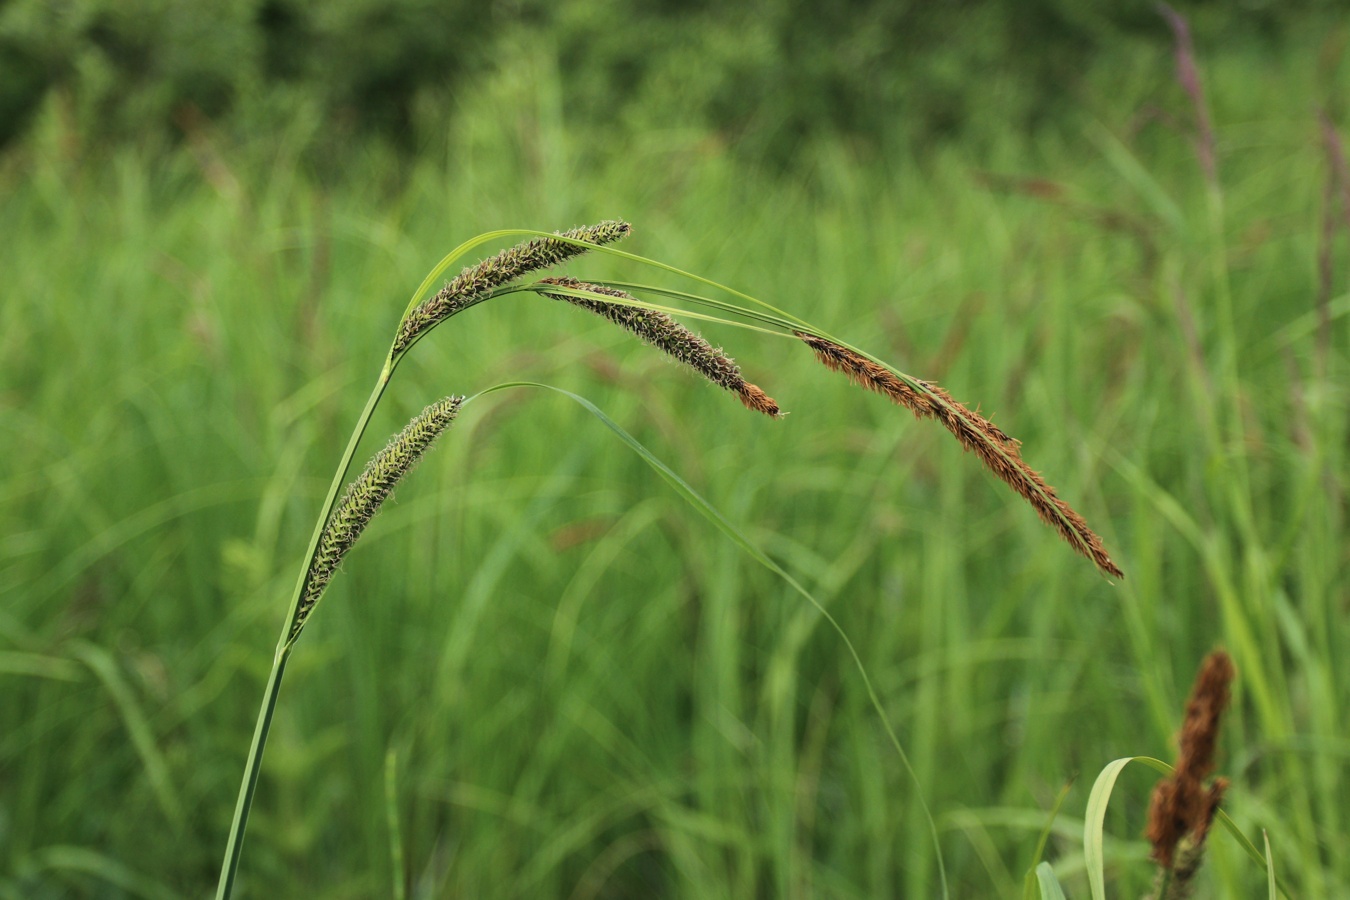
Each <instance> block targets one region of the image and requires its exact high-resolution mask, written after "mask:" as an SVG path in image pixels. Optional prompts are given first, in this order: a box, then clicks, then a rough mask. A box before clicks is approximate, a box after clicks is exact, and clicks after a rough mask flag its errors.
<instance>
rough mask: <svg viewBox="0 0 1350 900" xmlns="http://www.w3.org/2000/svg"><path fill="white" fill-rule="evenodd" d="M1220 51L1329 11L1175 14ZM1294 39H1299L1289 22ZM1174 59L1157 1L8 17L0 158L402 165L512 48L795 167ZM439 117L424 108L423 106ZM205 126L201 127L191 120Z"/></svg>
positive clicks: (1216, 7)
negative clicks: (1106, 71)
mask: <svg viewBox="0 0 1350 900" xmlns="http://www.w3.org/2000/svg"><path fill="white" fill-rule="evenodd" d="M1177 5H1178V6H1179V7H1181V8H1182V10H1183V12H1186V13H1187V14H1189V15H1192V16H1193V17H1195V18H1196V20H1197V24H1198V26H1199V27H1201V28H1202V30H1203V32H1204V33H1205V34H1206V35H1207V36H1208V37H1209V38H1210V39H1211V40H1224V41H1234V40H1238V41H1241V40H1246V39H1248V38H1252V37H1257V38H1261V39H1272V38H1273V39H1276V40H1278V37H1279V35H1280V34H1281V31H1282V28H1283V26H1284V25H1286V24H1287V23H1288V22H1289V21H1291V20H1293V21H1298V20H1299V18H1300V17H1301V18H1308V17H1315V16H1320V15H1325V14H1327V13H1329V12H1331V11H1332V9H1333V7H1332V5H1331V4H1329V3H1325V2H1319V0H1302V2H1298V3H1285V4H1280V5H1279V7H1278V9H1279V13H1280V18H1277V17H1276V15H1275V13H1276V6H1275V5H1274V4H1260V3H1256V4H1250V3H1249V4H1243V5H1241V6H1240V7H1239V6H1237V5H1234V4H1223V3H1217V2H1200V3H1190V4H1182V3H1179V4H1177ZM1291 17H1292V19H1291ZM1136 39H1143V40H1146V41H1149V42H1152V43H1155V44H1157V45H1159V46H1163V45H1165V44H1166V42H1167V41H1168V40H1169V37H1168V33H1167V29H1166V27H1165V26H1164V25H1163V23H1162V22H1161V20H1160V19H1159V17H1158V15H1157V12H1156V9H1155V5H1154V4H1153V3H1152V2H1149V0H1131V2H1126V3H1119V4H1111V5H1109V6H1108V7H1105V8H1104V9H1100V10H1099V9H1097V8H1096V7H1095V6H1094V5H1091V4H1081V3H1076V2H1073V0H1026V2H1011V0H1009V2H1001V3H979V2H972V0H948V2H942V3H931V2H918V0H901V2H896V0H848V2H847V3H845V4H843V6H842V7H841V6H840V5H838V4H836V5H835V6H833V7H830V8H829V10H828V11H827V10H826V9H825V7H822V6H821V5H820V4H818V3H815V2H812V0H773V2H767V3H757V2H750V0H733V2H726V3H702V2H701V3H695V4H685V3H671V2H664V0H650V2H642V3H628V2H621V0H595V2H589V3H563V4H557V3H549V2H543V0H518V2H513V3H501V4H490V3H482V2H477V0H449V2H433V0H335V2H331V3H324V4H306V3H300V2H296V0H262V2H258V0H227V2H220V3H200V4H198V3H171V2H165V0H91V2H87V3H82V4H73V3H71V4H54V3H50V2H48V0H11V2H9V3H7V4H5V5H4V6H3V7H0V142H7V141H9V140H12V139H13V138H14V137H15V136H17V135H18V134H20V133H21V132H22V130H23V127H24V125H25V123H26V121H27V119H28V117H29V114H30V113H31V111H32V110H33V109H34V108H36V107H37V106H38V104H40V103H41V101H42V100H43V98H44V97H45V96H47V95H48V94H49V93H50V92H51V91H52V90H54V89H59V90H63V91H66V92H68V94H69V96H70V97H71V98H72V99H73V101H74V102H75V104H76V107H77V108H78V109H80V110H82V111H84V112H86V113H87V116H86V117H85V119H84V120H83V121H84V124H85V126H86V128H88V129H90V130H92V131H93V132H94V133H95V134H97V135H99V136H100V137H107V136H113V137H128V136H134V135H141V134H144V133H146V132H155V131H160V132H165V133H168V134H177V133H178V130H179V129H180V128H181V127H191V124H190V123H191V122H192V121H195V120H193V119H185V118H184V116H185V115H187V116H192V115H195V113H197V112H200V113H203V114H205V115H206V116H207V117H209V118H212V119H215V118H219V117H222V116H225V115H226V114H228V113H232V112H233V113H246V114H247V116H248V118H247V120H248V121H249V122H250V123H253V122H256V121H257V120H258V119H259V117H261V118H262V120H264V121H266V120H267V119H268V118H269V117H270V118H271V119H272V120H284V119H285V118H286V117H287V116H289V115H291V114H292V113H293V104H294V103H295V102H296V98H298V97H304V98H307V99H308V100H310V101H317V103H318V105H319V107H320V109H321V110H322V119H323V121H324V123H325V125H326V128H327V130H328V133H329V135H330V138H331V139H332V140H335V141H337V140H343V139H346V137H347V136H349V135H351V134H352V133H353V132H355V131H375V132H377V133H379V134H382V135H385V136H387V137H390V138H392V139H393V140H394V142H395V144H396V145H398V146H401V147H403V148H404V149H412V148H413V147H415V146H416V140H417V128H416V127H415V126H416V125H417V119H418V114H419V110H422V109H427V110H432V111H434V113H433V115H435V116H437V117H440V118H442V119H443V118H445V117H450V116H453V115H454V114H455V112H456V111H457V106H458V103H457V98H458V97H460V96H461V94H462V92H463V91H466V90H470V89H471V88H472V85H473V84H474V82H475V76H476V75H477V74H478V73H479V72H482V71H484V70H488V69H491V68H492V67H493V65H494V64H495V62H496V60H497V58H498V54H499V51H500V50H501V49H502V48H503V47H504V46H506V45H507V44H509V43H511V42H517V44H520V43H523V44H525V45H528V46H531V47H533V48H536V50H537V51H539V52H546V53H551V52H556V54H557V58H558V67H559V73H560V75H561V79H562V96H563V99H564V102H565V104H566V107H567V112H568V113H569V115H571V116H573V117H575V118H578V119H580V120H581V121H583V122H586V123H588V124H591V125H593V126H596V127H608V126H609V125H611V124H612V123H613V122H615V121H616V120H620V119H626V120H629V121H632V122H634V123H636V124H649V125H652V126H660V125H662V124H665V125H669V124H671V123H697V124H701V125H705V126H711V127H713V128H716V129H718V130H720V131H721V132H722V133H723V134H724V135H726V136H727V137H729V138H732V139H734V140H736V141H738V142H739V143H740V145H741V147H742V150H743V151H744V152H746V153H748V154H750V155H751V156H752V157H755V158H768V159H771V160H775V161H777V162H780V163H781V162H784V161H786V160H788V159H790V158H792V157H793V156H794V154H795V153H796V152H797V151H798V149H799V148H800V146H801V144H802V142H803V141H805V140H808V139H811V138H813V137H816V136H819V135H821V134H825V133H829V134H834V133H838V132H843V133H846V134H849V135H852V136H853V137H854V139H855V140H856V139H862V140H863V141H865V142H868V143H872V144H878V143H880V142H884V141H885V140H886V139H888V138H891V137H897V136H898V137H900V138H905V139H919V140H925V141H926V140H932V139H941V138H944V137H951V136H955V135H966V136H969V135H971V134H974V135H976V136H984V137H987V136H988V135H989V134H991V133H992V132H994V131H996V130H997V129H999V128H1002V127H1007V126H1010V125H1011V126H1025V125H1027V124H1031V123H1035V122H1038V121H1041V120H1043V119H1045V118H1046V117H1047V116H1053V115H1054V114H1056V113H1058V112H1061V111H1063V110H1064V109H1066V108H1069V107H1070V106H1071V105H1073V104H1074V103H1076V102H1077V101H1078V93H1079V89H1080V87H1081V81H1082V78H1083V76H1084V74H1085V72H1086V71H1087V70H1088V69H1089V68H1090V67H1091V66H1092V65H1093V64H1094V63H1095V62H1096V61H1097V60H1098V59H1099V57H1100V56H1101V55H1102V52H1103V50H1104V49H1105V48H1107V47H1112V46H1118V45H1120V44H1122V43H1125V44H1128V43H1130V42H1131V41H1134V40H1136ZM422 99H425V100H426V103H425V104H423V105H420V106H419V101H420V100H422ZM185 111H188V112H185Z"/></svg>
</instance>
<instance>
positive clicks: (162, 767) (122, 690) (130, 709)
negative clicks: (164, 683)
mask: <svg viewBox="0 0 1350 900" xmlns="http://www.w3.org/2000/svg"><path fill="white" fill-rule="evenodd" d="M70 652H71V654H72V655H73V656H74V657H75V658H76V659H78V660H79V661H80V662H82V663H84V664H85V665H86V666H88V667H89V671H90V672H92V673H93V674H94V677H96V678H97V679H98V680H99V681H100V682H102V684H103V687H104V688H106V689H107V691H108V694H109V695H110V696H111V697H112V700H113V705H114V706H116V707H117V712H118V714H119V715H121V717H122V724H123V725H124V726H125V727H126V729H127V734H128V735H130V736H131V745H132V746H133V747H134V748H135V749H136V755H137V756H139V757H140V758H141V765H142V766H143V767H144V768H145V777H146V778H147V779H148V780H149V782H150V789H151V791H153V792H154V795H155V800H156V801H158V803H159V808H160V810H161V811H163V813H164V816H165V818H167V819H168V820H169V821H170V822H172V823H173V824H174V825H176V826H181V825H182V824H183V822H184V816H183V804H182V802H181V801H180V800H179V798H178V792H177V791H175V790H174V787H173V779H171V778H170V777H169V765H168V763H166V762H165V761H164V755H163V754H162V753H160V752H159V746H158V745H157V744H156V743H155V735H154V732H153V731H152V730H151V729H150V721H149V719H148V718H146V715H145V712H144V711H142V709H141V707H140V704H139V703H138V702H137V701H136V694H135V692H133V691H132V689H131V685H129V684H127V681H126V679H125V678H123V677H122V672H121V670H120V669H118V667H117V662H116V661H115V660H114V659H113V658H112V654H110V653H109V652H108V651H107V650H104V649H103V648H102V647H99V646H98V645H96V644H91V643H89V642H88V641H74V642H72V643H71V645H70Z"/></svg>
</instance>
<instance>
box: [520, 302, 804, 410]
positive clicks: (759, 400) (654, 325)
mask: <svg viewBox="0 0 1350 900" xmlns="http://www.w3.org/2000/svg"><path fill="white" fill-rule="evenodd" d="M540 284H552V285H557V286H558V287H564V288H568V289H569V290H574V291H576V290H580V291H588V292H590V293H592V294H603V295H604V296H606V297H614V298H616V299H619V300H633V299H635V298H634V297H633V296H632V295H631V294H626V293H624V292H623V291H620V290H616V289H615V288H609V287H604V286H603V285H598V284H589V283H587V282H584V281H578V280H577V279H575V278H545V279H542V280H541V281H540ZM541 293H543V295H544V296H545V297H550V298H552V299H554V300H562V301H564V302H566V303H571V304H572V305H574V306H579V307H581V308H582V309H587V310H590V311H591V312H593V313H595V314H596V315H600V316H604V317H605V318H606V319H609V320H610V321H611V322H613V323H614V324H616V325H618V326H620V327H621V328H624V329H626V330H628V331H630V332H632V333H633V334H635V335H637V336H638V337H639V338H641V339H642V340H644V341H646V342H647V343H649V344H651V345H652V346H653V347H656V348H658V349H660V350H663V351H665V352H666V353H668V354H669V355H670V356H672V357H674V358H675V359H676V360H678V361H679V362H681V363H683V364H685V365H686V366H688V367H689V368H691V369H693V370H694V371H695V372H698V373H699V374H700V375H702V376H703V377H704V378H706V379H708V380H709V381H711V382H712V383H713V384H716V385H718V386H719V387H722V388H725V389H726V390H728V391H731V392H732V393H733V394H735V395H736V396H737V397H739V398H740V400H741V403H743V404H745V406H746V408H748V409H753V410H754V411H755V412H761V413H764V414H765V415H766V416H771V417H773V418H778V417H779V415H781V413H780V412H779V409H778V404H777V403H775V402H774V399H773V398H772V397H770V396H769V395H768V394H766V393H764V392H763V391H762V390H760V389H759V387H758V386H757V385H754V384H751V383H750V382H748V381H746V380H745V378H744V377H742V376H741V370H740V369H739V368H737V366H736V362H735V361H734V360H733V359H731V357H729V356H727V355H726V353H725V352H723V351H722V350H721V349H720V348H716V347H713V346H712V345H711V344H709V343H708V342H707V341H705V340H704V339H703V338H701V337H699V336H698V335H697V334H695V333H694V332H692V331H690V330H689V329H688V328H685V327H684V326H683V325H681V324H680V323H679V322H676V321H675V320H674V319H672V318H671V317H670V316H668V315H666V314H665V313H663V312H661V311H659V310H654V309H642V308H640V307H636V306H625V305H623V304H622V303H606V302H604V301H602V300H594V299H591V298H590V297H573V296H571V295H568V294H558V293H551V292H549V291H542V292H541Z"/></svg>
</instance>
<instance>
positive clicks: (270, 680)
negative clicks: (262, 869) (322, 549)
mask: <svg viewBox="0 0 1350 900" xmlns="http://www.w3.org/2000/svg"><path fill="white" fill-rule="evenodd" d="M400 358H401V355H400V356H395V355H393V354H392V353H391V354H390V355H389V356H388V357H386V358H385V362H384V368H383V369H382V370H381V371H380V377H379V379H378V380H377V381H376V382H375V388H374V389H373V390H372V391H371V392H370V399H368V400H367V401H366V408H365V409H363V410H362V411H361V417H360V418H359V419H357V420H356V427H355V428H353V429H352V436H351V438H350V439H348V441H347V449H346V451H345V452H344V453H343V454H342V461H341V462H340V463H338V468H337V471H336V472H335V473H334V474H333V483H332V484H331V485H330V486H329V488H328V497H327V498H326V499H325V500H324V504H323V509H322V511H321V512H320V513H319V520H318V522H317V523H316V524H315V526H314V535H313V536H312V537H311V538H310V539H309V551H308V552H307V553H306V554H305V563H304V565H303V566H302V567H301V569H300V577H299V578H298V579H297V580H296V583H295V591H294V593H293V594H292V595H291V605H290V609H289V610H288V611H287V613H286V620H285V623H284V624H283V625H282V628H281V637H280V639H278V641H277V650H276V655H275V656H274V657H273V660H272V671H271V673H270V674H269V675H268V676H267V686H266V687H265V688H264V689H263V701H262V706H261V707H260V708H259V709H258V722H257V725H255V726H254V729H253V743H252V744H251V745H250V746H249V749H248V761H247V762H246V763H245V764H244V777H243V780H242V781H241V782H240V784H239V800H238V802H237V803H236V804H235V807H234V821H233V822H231V823H230V839H229V841H228V842H227V843H226V845H225V860H224V862H222V863H221V866H220V881H219V882H218V883H217V884H216V900H228V898H229V896H230V894H231V892H232V891H233V890H234V878H235V874H236V872H237V871H238V869H239V854H240V853H241V852H242V851H243V848H244V829H245V828H246V827H247V826H248V814H249V810H250V809H251V808H252V807H253V792H254V789H255V788H257V786H258V774H259V772H260V770H261V766H262V755H263V749H264V748H265V747H266V746H267V733H268V731H269V730H271V727H272V713H273V711H275V709H276V706H277V695H278V694H279V693H280V691H281V676H282V675H283V674H284V673H285V671H286V660H287V659H288V658H290V655H291V648H292V647H293V646H294V645H295V638H293V637H291V623H292V622H293V621H294V620H295V614H296V610H297V609H299V607H300V598H301V597H303V596H304V593H305V588H306V587H307V582H308V581H309V570H310V565H311V564H312V563H313V561H314V553H315V551H317V550H318V547H319V539H320V537H322V535H323V529H324V526H325V525H327V524H328V517H329V516H330V515H332V512H333V506H334V504H336V503H337V496H338V491H339V490H341V488H342V485H343V483H344V482H345V480H346V478H347V470H348V469H349V468H351V464H352V457H353V456H355V455H356V446H357V444H359V443H360V442H361V436H362V435H364V434H365V432H366V426H367V425H368V424H370V419H371V416H372V415H374V413H375V407H376V406H378V405H379V402H380V397H382V396H383V395H384V389H385V387H386V386H388V384H389V379H390V377H391V376H392V375H393V374H394V367H395V366H397V365H398V360H399V359H400ZM296 637H299V635H298V634H297V635H296Z"/></svg>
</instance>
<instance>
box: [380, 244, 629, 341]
mask: <svg viewBox="0 0 1350 900" xmlns="http://www.w3.org/2000/svg"><path fill="white" fill-rule="evenodd" d="M632 231H633V226H631V225H629V224H628V223H627V222H624V221H621V220H619V219H613V220H609V221H605V222H601V223H599V224H598V225H589V226H586V227H584V228H573V229H571V230H569V231H560V232H558V236H559V237H562V238H570V239H572V240H579V241H586V242H587V243H590V244H597V245H600V244H611V243H613V242H614V241H618V240H622V239H623V238H625V237H627V236H628V235H629V234H631V233H632ZM587 249H588V248H587V247H585V246H584V245H579V244H573V243H570V242H569V241H566V240H557V239H555V238H534V239H533V240H528V241H525V242H523V243H520V244H517V245H516V246H514V247H511V248H510V249H508V250H503V251H502V252H501V253H498V254H497V255H496V256H490V257H488V258H487V259H485V260H483V261H482V262H480V263H478V264H477V265H473V266H469V267H468V268H467V269H464V270H463V271H462V272H460V273H459V274H458V275H456V276H455V277H454V278H452V279H450V281H449V283H448V284H446V286H445V287H444V288H442V289H441V291H440V293H438V294H436V296H434V297H430V298H428V299H426V300H424V301H422V303H421V304H419V305H418V306H417V307H416V308H414V309H413V311H412V312H410V313H408V315H407V316H406V317H404V319H403V322H402V323H401V324H400V325H399V328H398V335H397V337H395V339H394V352H395V353H401V352H402V351H404V350H406V349H407V348H408V347H409V346H411V345H412V343H413V341H415V340H417V338H418V337H420V336H421V335H423V334H426V333H427V332H428V331H430V330H431V329H432V328H435V327H436V326H437V325H439V324H440V323H441V322H443V321H445V320H446V319H448V318H450V317H451V316H453V315H455V314H456V313H458V312H462V311H464V310H466V309H468V308H469V307H470V306H473V305H474V304H475V303H478V302H479V301H481V300H483V299H484V298H485V297H486V296H487V295H488V294H489V293H490V292H491V291H492V290H493V289H495V288H499V287H501V286H502V285H504V284H507V283H509V282H511V281H514V280H515V279H517V278H519V277H520V276H522V275H524V274H526V273H527V272H536V271H538V270H540V269H547V268H549V267H550V266H556V265H558V263H561V262H563V261H565V260H568V259H571V258H572V257H574V256H580V255H581V254H582V253H585V252H586V251H587Z"/></svg>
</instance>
